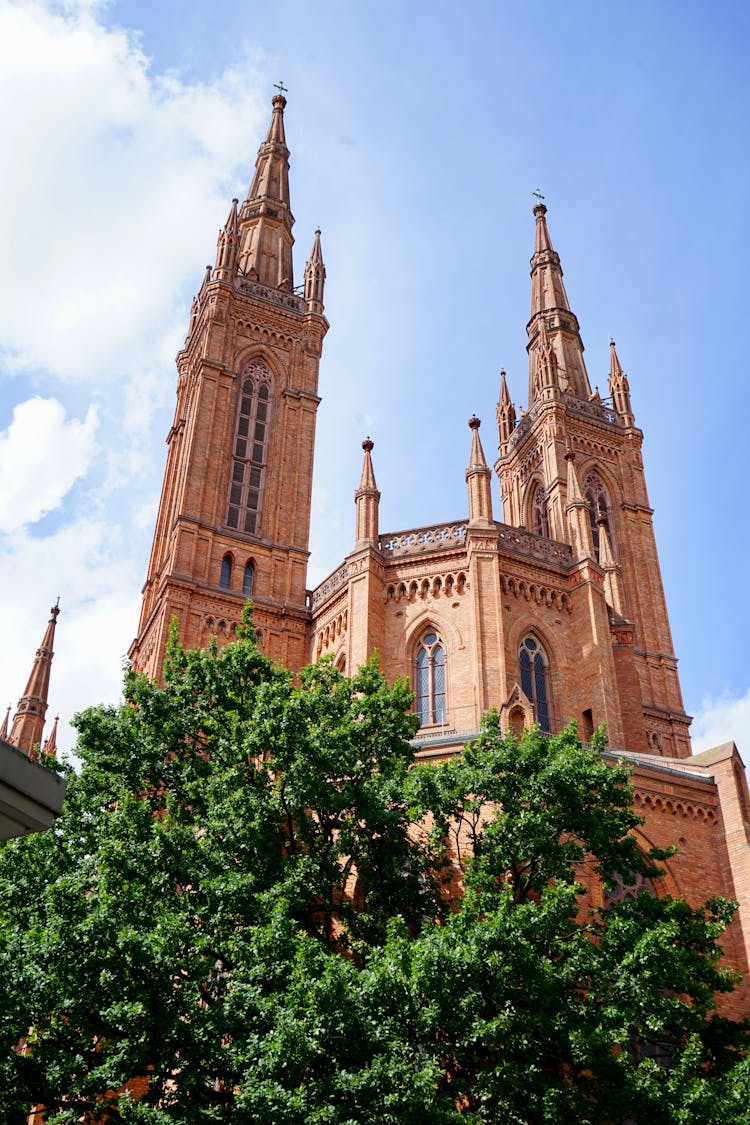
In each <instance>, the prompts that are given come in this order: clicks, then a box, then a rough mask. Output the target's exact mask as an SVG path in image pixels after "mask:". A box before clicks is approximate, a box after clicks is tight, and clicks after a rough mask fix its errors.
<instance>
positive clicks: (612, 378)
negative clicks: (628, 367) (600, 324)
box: [609, 339, 635, 426]
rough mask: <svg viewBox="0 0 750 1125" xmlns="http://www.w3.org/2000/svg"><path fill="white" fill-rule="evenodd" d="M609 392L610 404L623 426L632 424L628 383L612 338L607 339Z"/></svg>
mask: <svg viewBox="0 0 750 1125" xmlns="http://www.w3.org/2000/svg"><path fill="white" fill-rule="evenodd" d="M609 393H610V395H611V396H612V405H613V407H614V408H615V410H616V411H617V413H618V414H619V415H620V421H621V422H622V424H623V426H634V425H635V418H634V416H633V407H632V405H631V402H630V383H629V382H628V377H627V375H626V374H625V372H624V371H623V369H622V364H621V363H620V357H619V356H618V354H617V348H616V347H615V342H614V340H612V339H610V341H609Z"/></svg>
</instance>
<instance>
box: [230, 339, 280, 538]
mask: <svg viewBox="0 0 750 1125" xmlns="http://www.w3.org/2000/svg"><path fill="white" fill-rule="evenodd" d="M271 391H272V378H271V372H270V371H269V369H268V367H267V365H266V364H265V363H264V362H263V360H262V359H255V360H253V361H252V363H249V364H248V365H247V367H246V368H245V370H244V371H243V372H242V378H241V390H240V398H239V403H238V405H237V426H236V430H235V436H234V448H233V453H232V470H231V478H230V481H229V500H228V503H227V526H228V527H232V528H235V529H237V530H239V531H247V532H249V533H250V534H254V533H255V532H256V531H257V530H258V524H259V520H260V514H261V505H262V500H263V484H264V478H265V472H266V449H267V439H268V424H269V421H270V413H271Z"/></svg>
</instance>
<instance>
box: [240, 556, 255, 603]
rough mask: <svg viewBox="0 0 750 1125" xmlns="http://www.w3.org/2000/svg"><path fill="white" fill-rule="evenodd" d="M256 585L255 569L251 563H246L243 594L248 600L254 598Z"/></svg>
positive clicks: (243, 576)
mask: <svg viewBox="0 0 750 1125" xmlns="http://www.w3.org/2000/svg"><path fill="white" fill-rule="evenodd" d="M254 584H255V567H254V566H253V564H252V563H251V562H248V563H245V573H244V574H243V575H242V593H243V594H244V595H245V597H246V598H249V597H251V596H252V593H253V585H254Z"/></svg>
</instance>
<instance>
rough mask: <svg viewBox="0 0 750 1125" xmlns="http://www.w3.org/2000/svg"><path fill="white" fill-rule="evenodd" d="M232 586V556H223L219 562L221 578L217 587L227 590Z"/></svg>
mask: <svg viewBox="0 0 750 1125" xmlns="http://www.w3.org/2000/svg"><path fill="white" fill-rule="evenodd" d="M231 584H232V556H231V555H224V558H223V559H222V560H221V577H220V578H219V585H220V586H222V587H223V588H224V589H225V590H228V589H229V587H230V586H231Z"/></svg>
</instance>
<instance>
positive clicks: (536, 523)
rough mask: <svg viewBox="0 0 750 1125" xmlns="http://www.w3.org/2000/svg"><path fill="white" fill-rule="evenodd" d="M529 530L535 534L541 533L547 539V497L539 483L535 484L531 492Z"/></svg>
mask: <svg viewBox="0 0 750 1125" xmlns="http://www.w3.org/2000/svg"><path fill="white" fill-rule="evenodd" d="M531 530H532V531H533V532H534V534H535V535H543V536H544V537H545V539H549V516H548V514H547V499H546V497H545V495H544V487H543V486H542V485H541V484H536V485H535V486H534V491H533V492H532V494H531Z"/></svg>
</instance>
